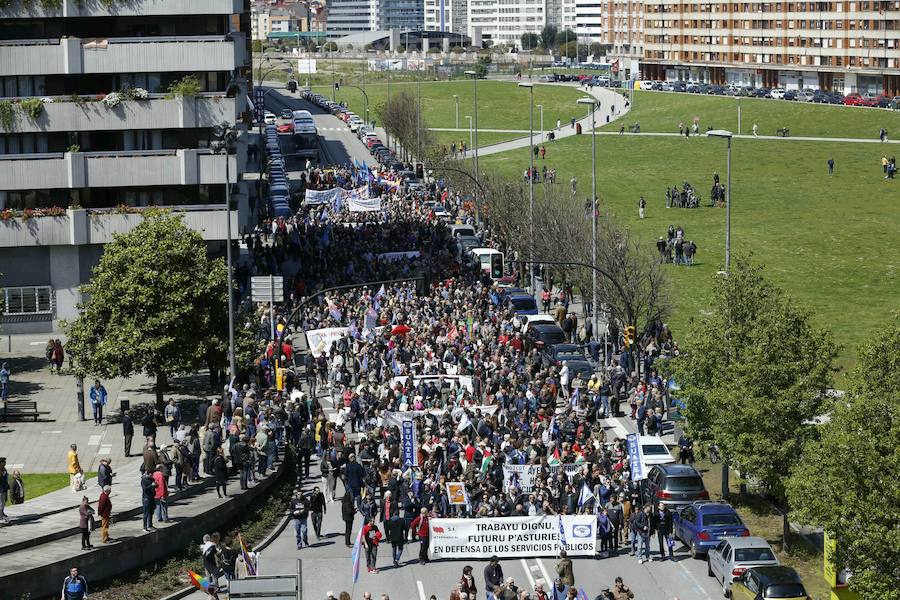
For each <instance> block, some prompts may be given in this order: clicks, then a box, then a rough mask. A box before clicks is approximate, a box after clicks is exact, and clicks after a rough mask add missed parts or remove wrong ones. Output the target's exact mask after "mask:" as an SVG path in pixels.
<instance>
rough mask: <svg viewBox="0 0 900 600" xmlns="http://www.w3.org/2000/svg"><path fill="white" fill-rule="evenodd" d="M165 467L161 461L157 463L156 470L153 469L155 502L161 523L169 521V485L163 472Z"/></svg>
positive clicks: (157, 517) (157, 518)
mask: <svg viewBox="0 0 900 600" xmlns="http://www.w3.org/2000/svg"><path fill="white" fill-rule="evenodd" d="M164 468H165V467H164V466H163V465H162V463H160V464H158V465H156V470H155V471H153V483H155V484H156V489H155V490H154V494H153V503H154V504H155V508H156V520H157V521H159V522H160V523H168V522H169V487H168V486H167V485H166V478H165V475H164V474H163V469H164Z"/></svg>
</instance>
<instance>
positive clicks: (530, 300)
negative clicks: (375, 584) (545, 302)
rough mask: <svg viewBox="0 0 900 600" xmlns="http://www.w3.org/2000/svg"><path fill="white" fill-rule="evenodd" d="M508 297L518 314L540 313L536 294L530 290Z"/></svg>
mask: <svg viewBox="0 0 900 600" xmlns="http://www.w3.org/2000/svg"><path fill="white" fill-rule="evenodd" d="M507 299H508V300H509V304H510V307H511V308H512V309H513V310H514V311H515V312H516V314H517V315H536V314H539V313H538V307H537V302H535V301H534V296H532V295H531V294H529V293H528V292H523V293H513V294H509V295H508V296H507Z"/></svg>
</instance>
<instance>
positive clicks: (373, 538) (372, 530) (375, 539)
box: [362, 518, 381, 573]
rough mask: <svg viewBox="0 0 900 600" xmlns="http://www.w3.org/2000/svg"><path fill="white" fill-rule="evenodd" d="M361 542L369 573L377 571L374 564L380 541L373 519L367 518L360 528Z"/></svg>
mask: <svg viewBox="0 0 900 600" xmlns="http://www.w3.org/2000/svg"><path fill="white" fill-rule="evenodd" d="M362 542H363V546H364V547H365V549H366V567H368V569H369V573H378V569H377V568H375V564H376V563H377V561H378V544H379V543H380V542H381V531H380V530H379V529H378V525H376V524H375V519H372V518H370V519H368V520H367V521H366V524H365V526H364V527H363V530H362Z"/></svg>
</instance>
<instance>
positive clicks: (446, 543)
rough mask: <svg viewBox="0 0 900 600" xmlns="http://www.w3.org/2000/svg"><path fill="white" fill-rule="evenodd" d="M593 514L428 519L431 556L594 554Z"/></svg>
mask: <svg viewBox="0 0 900 600" xmlns="http://www.w3.org/2000/svg"><path fill="white" fill-rule="evenodd" d="M596 523H597V521H596V517H595V516H594V515H564V516H557V515H548V516H543V517H493V518H487V519H431V521H429V526H430V528H431V545H430V547H429V549H428V552H429V555H430V556H431V558H469V559H471V558H490V557H491V556H498V557H500V558H530V557H537V556H558V555H559V551H560V550H563V549H564V550H565V551H566V553H567V554H568V555H569V556H593V555H594V554H596V551H597V535H596V532H597V527H596Z"/></svg>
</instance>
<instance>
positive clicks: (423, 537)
mask: <svg viewBox="0 0 900 600" xmlns="http://www.w3.org/2000/svg"><path fill="white" fill-rule="evenodd" d="M428 521H429V518H428V509H427V508H425V507H422V508H421V509H419V516H418V517H416V518H415V519H413V520H412V523H410V524H409V528H410V529H412V531H413V533H415V534H416V536H417V537H418V538H419V564H420V565H424V564H426V563H427V562H428V544H429V542H430V541H431V528H430V527H429V524H428Z"/></svg>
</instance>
